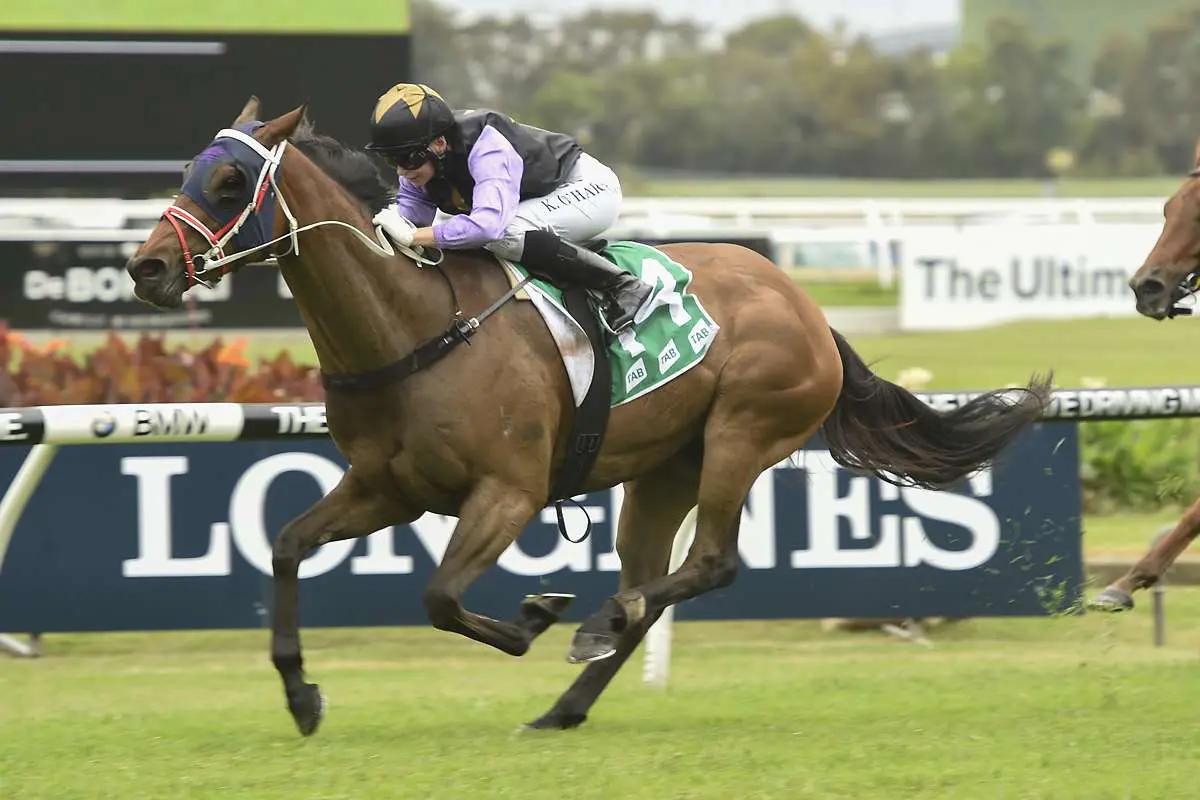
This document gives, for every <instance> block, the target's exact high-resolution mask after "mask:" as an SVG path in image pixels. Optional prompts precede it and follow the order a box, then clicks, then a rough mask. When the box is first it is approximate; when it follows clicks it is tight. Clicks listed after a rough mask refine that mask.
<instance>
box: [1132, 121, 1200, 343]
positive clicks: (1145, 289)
mask: <svg viewBox="0 0 1200 800" xmlns="http://www.w3.org/2000/svg"><path fill="white" fill-rule="evenodd" d="M1129 287H1130V288H1131V289H1133V294H1134V297H1135V298H1136V302H1137V310H1138V313H1139V314H1143V315H1145V316H1147V317H1150V318H1151V319H1159V320H1161V319H1167V318H1169V317H1174V316H1176V315H1178V314H1190V313H1191V310H1190V309H1186V308H1180V307H1179V306H1178V305H1177V304H1178V303H1179V301H1180V300H1182V299H1183V298H1185V297H1187V296H1189V295H1192V294H1195V293H1196V291H1197V289H1200V142H1198V143H1197V148H1196V157H1195V162H1194V165H1193V168H1192V171H1191V172H1190V173H1188V176H1187V178H1186V179H1185V180H1184V182H1183V183H1182V184H1181V185H1180V187H1179V188H1178V189H1177V190H1176V191H1175V194H1173V195H1171V197H1170V199H1168V200H1167V202H1166V204H1165V205H1164V206H1163V227H1162V232H1161V233H1160V234H1159V236H1158V241H1156V242H1155V243H1154V248H1153V249H1152V250H1151V251H1150V254H1149V255H1147V256H1146V260H1145V263H1143V264H1142V266H1141V267H1140V268H1139V269H1138V271H1137V272H1135V273H1134V275H1133V277H1132V278H1131V279H1130V281H1129Z"/></svg>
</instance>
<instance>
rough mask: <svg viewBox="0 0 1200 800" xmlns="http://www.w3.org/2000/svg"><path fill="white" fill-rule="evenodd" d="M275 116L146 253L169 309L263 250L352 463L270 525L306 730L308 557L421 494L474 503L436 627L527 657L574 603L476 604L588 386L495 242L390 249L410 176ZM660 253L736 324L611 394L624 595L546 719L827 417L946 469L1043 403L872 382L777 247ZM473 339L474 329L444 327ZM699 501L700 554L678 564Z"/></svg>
mask: <svg viewBox="0 0 1200 800" xmlns="http://www.w3.org/2000/svg"><path fill="white" fill-rule="evenodd" d="M258 109H259V106H258V100H257V98H253V97H252V98H251V99H250V101H249V102H248V103H247V104H246V106H245V108H243V110H242V112H241V113H240V115H239V116H238V117H237V118H236V119H235V120H234V122H233V123H232V125H231V127H230V128H226V129H221V130H220V131H219V132H218V134H217V136H216V137H215V138H214V139H213V140H212V141H211V143H210V144H209V146H208V147H207V148H206V149H205V150H204V151H203V152H202V153H201V154H200V155H199V156H197V157H196V158H195V159H194V160H193V161H192V162H191V163H190V165H189V166H188V168H187V169H186V170H185V173H184V181H183V187H182V189H181V191H180V193H179V194H178V196H177V197H176V199H175V201H174V202H173V204H172V205H171V206H169V207H168V208H167V209H166V210H165V211H164V214H163V217H162V219H161V220H160V221H159V222H158V224H157V226H156V227H155V228H154V230H153V231H151V233H150V234H149V235H148V237H147V239H146V240H145V242H144V243H143V244H142V245H141V246H140V248H139V249H138V251H137V252H136V254H135V255H134V256H133V257H132V258H131V259H130V260H129V262H128V265H127V268H128V272H129V274H130V276H131V277H132V278H133V281H134V286H135V292H136V295H137V297H138V298H140V299H141V300H143V301H145V302H148V303H150V304H152V305H154V306H157V307H163V308H173V307H177V306H179V305H180V304H181V302H182V296H183V293H184V292H185V291H187V290H188V289H189V288H191V287H192V286H195V285H197V284H199V283H203V282H206V281H212V280H214V279H217V278H219V277H220V275H221V274H223V273H224V272H227V271H229V270H230V269H231V268H232V264H233V263H234V261H236V260H237V259H242V258H249V257H254V256H258V257H259V258H260V260H261V256H263V255H264V254H265V253H268V252H269V253H271V254H272V255H273V256H274V258H275V259H276V263H277V265H278V267H279V268H280V269H281V270H282V274H283V278H284V279H285V280H286V282H287V285H288V286H289V287H290V288H291V291H292V294H293V296H294V298H295V302H296V304H297V306H298V308H299V312H300V314H301V316H302V318H303V320H304V323H305V325H306V327H307V329H308V332H309V335H310V337H311V340H312V343H313V346H314V348H315V350H316V354H317V357H318V359H319V363H320V369H321V370H322V373H323V376H324V381H325V386H326V399H325V402H326V414H327V424H328V429H329V434H330V436H331V437H332V439H333V441H334V443H335V444H336V446H337V447H338V449H339V451H340V452H341V453H342V455H343V456H344V457H345V459H346V460H347V462H348V464H349V467H348V469H347V471H346V472H345V474H344V477H343V478H342V480H341V482H340V483H339V484H338V485H337V486H336V487H335V488H334V489H333V490H332V491H331V492H329V493H328V494H327V495H326V496H324V497H323V498H322V499H321V500H319V501H318V502H317V503H316V504H315V505H313V506H312V507H311V508H310V509H309V510H307V511H305V512H304V513H303V514H301V515H300V516H298V517H297V518H296V519H294V520H292V521H291V522H289V523H288V524H287V525H286V526H284V528H283V529H282V531H281V532H280V533H279V535H278V536H277V537H276V539H275V541H274V544H273V561H272V566H273V578H274V609H273V615H272V636H271V657H272V662H273V663H274V665H275V668H276V669H277V670H278V672H279V675H280V677H281V678H282V682H283V687H284V692H285V695H286V700H287V705H288V709H289V710H290V712H291V714H292V717H293V719H294V720H295V723H296V725H297V727H298V728H299V730H300V732H301V733H302V734H304V735H309V734H311V733H313V732H314V731H315V730H316V728H317V726H318V724H319V722H320V720H321V716H322V713H323V710H324V699H323V697H322V695H321V693H320V691H319V690H318V688H317V686H316V685H315V684H311V683H307V682H306V676H305V674H304V670H303V662H302V657H301V647H300V633H299V624H300V623H299V615H298V609H297V603H298V586H297V570H298V566H299V564H300V561H301V559H303V558H304V557H305V556H306V555H307V554H309V553H310V552H312V551H313V550H314V549H315V548H317V547H319V546H321V545H323V544H325V543H327V542H332V541H338V540H344V539H350V538H355V537H361V536H365V535H367V534H370V533H372V532H373V531H376V530H379V529H381V528H384V527H387V526H391V525H402V524H405V523H409V522H411V521H413V520H415V519H417V518H418V517H419V516H420V515H422V514H424V513H426V512H432V513H437V514H445V515H450V516H455V517H457V518H458V520H457V524H456V526H455V528H454V531H453V534H452V535H451V538H450V540H449V543H448V546H447V547H446V551H445V555H444V557H443V558H442V560H441V562H440V564H439V565H438V566H437V568H436V570H435V572H434V573H433V575H432V577H431V579H430V580H429V583H428V585H427V586H426V588H425V590H424V597H423V599H424V604H425V607H426V609H427V612H428V616H429V619H430V621H431V622H432V624H433V625H434V626H435V627H437V628H439V629H442V630H446V631H453V632H455V633H459V634H462V635H464V636H467V637H469V638H471V639H474V640H475V641H478V642H482V643H484V644H487V645H490V646H492V647H495V648H497V649H499V650H501V651H503V652H505V653H508V654H511V655H515V656H519V655H522V654H524V653H525V652H526V651H527V650H528V649H529V647H530V644H531V643H532V642H533V640H534V639H535V638H536V637H537V636H538V635H540V634H541V633H542V632H543V631H545V630H546V629H547V628H548V627H549V626H550V625H551V624H553V623H554V622H556V621H557V620H558V618H559V617H560V615H561V614H562V612H563V611H564V610H565V609H566V607H567V603H568V602H569V601H570V599H571V596H570V595H550V594H547V595H537V596H532V597H528V598H526V599H525V601H524V602H522V603H521V605H520V608H519V612H518V616H517V618H516V619H515V620H513V621H504V620H499V619H493V618H491V617H488V616H484V615H482V614H479V613H475V612H473V611H469V610H467V609H465V608H464V607H463V605H462V603H461V602H460V598H461V596H462V594H463V592H464V591H465V590H466V589H467V587H468V586H470V585H471V584H472V583H473V582H474V581H475V580H476V579H478V578H479V577H480V576H481V575H482V574H483V573H484V572H485V571H486V570H487V569H489V568H490V567H491V566H492V565H493V564H494V563H495V562H496V560H497V558H498V557H499V556H500V555H501V554H502V553H503V552H504V550H505V549H506V548H507V547H508V546H509V545H510V544H512V542H513V541H514V540H515V539H516V538H517V536H518V535H519V534H520V533H521V531H522V530H523V529H524V528H525V527H526V525H527V524H529V523H530V522H531V521H532V520H533V518H534V517H535V515H537V514H538V513H539V511H540V510H541V509H542V508H544V507H545V506H547V505H548V504H549V502H550V501H553V500H555V499H556V498H554V497H552V491H551V486H552V483H553V481H554V479H555V476H556V474H557V472H558V471H559V470H560V469H561V467H562V465H563V463H564V460H565V458H566V457H567V439H568V437H567V431H568V430H570V428H571V424H572V419H573V414H574V413H575V405H574V402H573V400H572V394H571V390H570V387H569V385H568V376H567V374H566V371H565V370H564V363H563V358H562V357H561V355H560V353H559V351H558V350H557V349H556V345H555V342H554V341H553V340H552V338H551V335H550V334H549V333H548V328H547V325H546V324H545V323H544V322H543V320H542V318H541V317H540V316H539V315H538V312H537V311H536V310H535V309H533V308H532V307H531V304H530V303H528V302H500V301H502V300H504V299H505V298H506V297H510V296H511V292H512V289H513V288H514V287H513V286H512V283H511V281H510V279H509V277H508V276H507V275H506V273H505V272H504V271H503V270H502V268H501V267H500V266H499V264H498V262H497V260H496V259H495V257H494V256H492V255H490V254H488V253H486V252H485V251H482V250H472V251H465V250H464V251H445V252H440V251H436V250H432V251H421V252H417V251H413V250H408V249H405V248H399V249H395V248H393V247H392V246H391V245H390V244H389V243H387V241H386V239H385V240H383V241H382V243H381V240H380V238H377V237H379V231H377V230H375V229H373V226H372V224H371V217H372V215H373V214H374V213H375V211H377V210H378V209H379V208H381V207H382V206H383V205H384V204H385V203H387V202H388V200H389V197H390V195H391V194H392V193H393V192H394V191H395V188H396V179H395V177H394V175H390V174H389V173H388V171H387V170H386V169H384V168H382V164H380V163H378V162H376V161H374V160H373V159H372V157H370V156H369V155H367V154H366V153H364V152H361V151H358V150H355V149H352V148H349V147H347V146H345V145H343V144H341V143H340V142H337V141H334V140H332V139H330V138H328V137H325V136H321V135H318V134H315V133H314V132H313V131H312V129H311V125H310V124H309V123H308V121H307V119H306V114H305V106H300V107H298V108H296V109H294V110H293V111H291V112H289V113H286V114H284V115H282V116H280V117H277V118H275V119H271V120H269V121H267V122H265V123H262V122H259V121H258ZM661 249H662V251H664V252H665V253H667V254H668V255H669V256H670V257H671V258H672V259H674V260H675V261H676V262H678V263H679V264H682V265H684V266H686V268H687V269H688V270H690V271H691V273H692V275H693V276H694V280H693V282H692V284H691V290H692V291H694V293H695V294H696V296H698V297H699V299H700V300H701V302H702V303H703V304H704V306H705V307H706V308H707V310H708V312H709V314H711V316H712V318H713V319H714V320H715V322H716V323H717V324H718V325H719V332H718V333H717V335H716V336H715V338H714V339H713V341H712V342H711V345H710V348H709V350H708V352H707V354H706V355H705V357H704V358H703V360H702V361H701V362H700V363H699V364H698V365H696V366H695V367H694V368H691V369H689V370H688V371H687V372H686V373H684V374H682V375H680V376H678V377H676V378H674V379H673V380H671V381H670V382H669V383H666V384H665V385H663V386H662V387H661V388H658V389H655V390H654V391H652V392H650V393H648V394H645V395H643V396H641V397H639V398H638V399H636V400H633V401H632V402H628V403H623V404H620V405H618V406H617V407H616V408H613V409H612V414H611V418H610V419H609V423H608V427H607V433H606V435H605V437H604V438H603V442H602V444H601V446H600V448H599V451H598V454H597V455H596V458H595V461H594V462H593V464H592V466H591V469H590V470H589V472H588V473H587V474H586V477H585V478H584V479H583V480H582V481H581V482H580V485H579V486H578V487H576V491H577V493H583V492H588V491H596V490H601V489H604V488H608V487H612V486H615V485H617V484H622V485H623V487H624V503H623V506H622V508H621V513H620V518H619V522H618V532H617V544H616V547H617V553H618V555H619V558H620V563H621V573H620V580H619V590H618V591H617V593H615V594H614V595H612V596H611V597H609V598H608V599H606V601H605V602H604V603H603V605H602V606H601V608H599V609H598V610H596V611H595V612H594V613H593V614H592V615H591V616H589V617H587V618H586V620H585V621H584V622H583V623H582V624H581V625H580V627H579V628H578V630H577V632H576V633H575V636H574V639H573V641H572V644H571V648H570V652H569V656H568V660H570V661H572V662H574V663H586V664H587V666H586V667H585V668H584V669H583V671H582V672H581V674H580V675H579V676H578V678H577V679H576V680H575V681H574V683H573V684H572V685H571V686H570V688H569V689H568V690H567V691H566V692H565V693H564V694H563V695H562V696H561V697H560V698H559V699H558V700H557V701H556V702H555V703H554V705H553V706H552V707H551V708H550V709H549V710H548V711H547V712H546V713H545V714H544V715H542V716H541V717H540V718H538V719H537V720H535V721H533V722H531V723H529V726H530V727H533V728H552V729H562V728H570V727H574V726H576V725H579V724H580V723H582V722H583V721H584V720H585V719H586V716H587V713H588V710H589V709H590V708H591V706H592V705H593V703H594V702H595V701H596V699H597V698H598V697H599V695H600V693H601V692H602V691H603V690H604V688H605V687H606V686H607V685H608V683H609V681H610V680H611V679H612V678H613V676H614V675H615V674H616V672H617V670H618V669H619V668H620V666H621V664H622V663H623V662H624V661H625V660H626V659H627V658H628V656H629V655H630V653H631V652H632V651H633V650H634V648H635V647H636V646H637V644H638V642H639V641H640V640H641V638H642V636H643V634H644V633H645V632H646V629H647V628H648V627H649V626H650V625H651V624H652V623H653V622H654V621H655V620H656V619H657V618H658V617H659V615H660V614H661V613H662V611H663V609H665V608H666V607H667V606H669V605H671V604H674V603H678V602H680V601H682V600H686V599H688V598H692V597H696V596H697V595H700V594H702V593H704V592H708V591H711V590H713V589H716V588H718V587H723V586H727V585H728V584H730V583H731V582H732V581H733V580H734V577H735V574H736V572H737V563H738V555H737V552H738V551H737V539H738V527H739V523H740V519H741V510H742V506H743V503H744V502H745V500H746V497H747V493H748V492H749V490H750V488H751V485H752V484H753V483H754V481H755V479H756V477H757V476H758V475H759V474H760V473H761V472H763V471H764V470H765V469H767V468H769V467H770V466H772V465H774V464H776V463H778V462H779V461H781V460H782V459H784V458H786V457H787V456H788V455H790V454H791V453H793V452H795V451H796V450H798V449H799V448H800V447H801V445H803V444H804V442H805V441H806V440H807V439H809V438H810V437H812V436H813V435H814V434H817V433H818V432H820V433H822V434H823V436H824V438H825V441H826V443H827V446H828V448H829V450H830V452H831V454H832V457H833V458H834V459H835V460H836V461H837V462H838V463H840V464H842V465H845V466H848V467H851V468H856V469H861V470H865V471H869V472H873V473H875V474H877V475H880V476H881V477H883V478H884V479H886V480H889V481H891V482H893V483H898V484H904V485H917V486H923V487H932V488H945V487H948V486H949V485H951V484H953V483H955V482H956V481H958V480H960V479H961V478H963V477H964V476H966V475H969V474H970V473H972V472H974V471H976V470H978V469H979V468H981V467H983V466H985V465H987V464H989V463H990V462H991V461H992V460H994V458H995V457H996V456H997V455H998V454H999V453H1000V451H1001V450H1002V449H1003V448H1004V447H1005V445H1006V444H1008V443H1009V442H1011V441H1012V439H1013V437H1014V436H1015V435H1016V434H1017V433H1018V432H1019V431H1021V430H1022V429H1023V428H1025V427H1026V426H1027V425H1029V424H1030V423H1032V422H1033V421H1035V420H1036V419H1038V417H1039V416H1040V414H1041V413H1042V410H1043V408H1044V405H1045V403H1046V400H1047V397H1048V391H1049V380H1048V379H1038V378H1036V377H1035V378H1034V379H1031V381H1030V382H1029V385H1028V386H1027V387H1026V388H1023V389H1020V390H1015V391H1008V390H996V391H994V392H991V393H987V394H984V395H983V396H981V397H979V398H977V399H975V400H972V401H971V402H970V403H968V404H967V405H965V406H963V407H961V408H958V409H956V410H954V411H951V412H949V413H937V412H935V411H934V410H932V409H931V408H930V407H928V406H927V405H926V404H924V403H922V402H921V401H920V400H919V399H917V398H916V397H914V396H913V395H912V394H910V393H909V392H907V391H906V390H904V389H903V388H901V387H898V386H896V385H893V384H891V383H889V382H887V381H885V380H883V379H881V378H879V377H877V376H876V375H875V374H874V373H873V372H872V371H871V370H870V369H869V368H868V367H867V365H866V364H864V363H863V361H862V360H861V359H860V358H859V356H858V355H856V354H855V352H854V350H853V349H852V348H851V346H850V344H849V343H848V342H847V341H846V339H845V338H843V337H842V336H840V335H839V334H838V333H836V332H835V331H833V330H831V329H830V327H829V325H828V324H827V322H826V320H825V317H824V315H823V313H822V312H821V309H820V308H818V307H817V305H816V304H815V303H814V302H813V301H812V300H811V299H810V298H809V297H808V296H807V295H806V294H805V293H804V292H803V291H801V290H800V289H799V288H797V286H796V285H795V283H794V282H793V281H792V280H790V279H789V278H788V277H787V276H786V275H785V274H784V273H783V272H782V271H781V270H779V269H778V268H777V267H776V266H775V265H774V264H773V263H771V261H770V260H768V259H767V258H764V257H763V256H761V255H759V254H757V253H755V252H752V251H750V250H748V249H744V248H742V247H737V246H733V245H729V244H707V243H702V244H695V243H692V244H687V243H684V244H672V245H669V246H664V247H662V248H661ZM227 250H228V252H227ZM429 252H440V261H439V259H438V258H434V257H432V256H429V255H427V253H429ZM193 254H196V255H193ZM484 309H488V310H487V311H484ZM484 317H486V319H484ZM468 333H469V334H470V335H471V338H470V342H469V345H470V346H460V347H453V346H447V344H446V343H452V342H454V341H455V340H456V339H457V338H465V337H466V336H467V335H468ZM439 342H442V343H443V344H441V345H439V344H438V343H439ZM414 352H416V353H417V354H418V355H417V356H413V355H412V354H413V353H414ZM693 507H696V509H697V516H696V529H695V535H694V540H693V544H692V546H691V550H690V552H689V553H688V555H687V558H686V560H685V561H684V563H683V564H682V566H681V567H680V568H679V569H678V570H676V571H675V572H674V573H671V574H668V561H669V554H670V550H671V545H672V540H673V537H674V534H675V532H676V530H677V529H678V528H679V526H680V523H681V521H682V520H683V519H684V517H685V515H686V514H688V512H689V511H690V510H691V509H692V508H693ZM381 602H386V599H382V600H381Z"/></svg>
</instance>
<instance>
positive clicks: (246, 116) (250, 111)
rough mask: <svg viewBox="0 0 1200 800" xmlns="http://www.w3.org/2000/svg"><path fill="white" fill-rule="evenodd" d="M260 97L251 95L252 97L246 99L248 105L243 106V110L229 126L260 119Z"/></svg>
mask: <svg viewBox="0 0 1200 800" xmlns="http://www.w3.org/2000/svg"><path fill="white" fill-rule="evenodd" d="M258 105H259V104H258V97H257V96H256V95H250V99H249V100H247V101H246V105H244V106H242V111H241V113H240V114H238V115H237V119H235V120H234V121H233V124H232V125H230V126H229V127H231V128H236V127H237V126H238V125H241V124H243V123H246V122H254V121H255V120H256V119H258Z"/></svg>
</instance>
